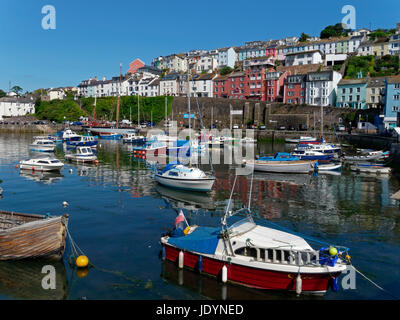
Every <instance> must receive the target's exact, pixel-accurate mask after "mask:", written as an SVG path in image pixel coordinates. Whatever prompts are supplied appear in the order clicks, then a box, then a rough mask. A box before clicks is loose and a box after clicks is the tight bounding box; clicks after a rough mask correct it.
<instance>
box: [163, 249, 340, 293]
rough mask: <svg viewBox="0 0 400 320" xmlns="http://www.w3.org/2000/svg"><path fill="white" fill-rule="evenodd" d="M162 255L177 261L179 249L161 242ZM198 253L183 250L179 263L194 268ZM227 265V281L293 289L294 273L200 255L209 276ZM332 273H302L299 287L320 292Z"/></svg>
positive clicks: (261, 286)
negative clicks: (162, 247) (163, 251)
mask: <svg viewBox="0 0 400 320" xmlns="http://www.w3.org/2000/svg"><path fill="white" fill-rule="evenodd" d="M164 248H165V258H166V259H168V260H170V261H173V262H177V261H178V256H179V252H180V249H177V248H175V247H171V246H169V245H164ZM198 261H199V255H197V254H193V253H191V252H187V251H185V252H184V259H183V263H184V266H185V267H188V268H191V269H198ZM224 265H225V266H226V267H227V269H228V281H231V282H235V283H239V284H242V285H245V286H248V287H252V288H257V289H268V290H289V291H296V277H297V273H286V272H277V271H269V270H264V269H258V268H251V267H246V266H241V265H236V264H229V263H224V262H222V261H219V260H217V259H212V258H208V257H205V256H202V270H201V271H202V272H204V273H207V274H210V275H212V276H216V277H220V276H221V270H222V267H223V266H224ZM339 274H340V273H336V274H332V275H331V274H302V276H301V278H302V291H303V292H304V291H308V292H324V291H326V290H328V288H329V286H330V284H331V278H332V277H334V278H336V277H338V276H339Z"/></svg>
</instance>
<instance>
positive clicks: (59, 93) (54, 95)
mask: <svg viewBox="0 0 400 320" xmlns="http://www.w3.org/2000/svg"><path fill="white" fill-rule="evenodd" d="M47 94H48V95H49V97H50V101H51V100H55V99H59V100H62V99H64V98H65V96H66V94H65V92H64V90H62V89H50V90H49V91H47Z"/></svg>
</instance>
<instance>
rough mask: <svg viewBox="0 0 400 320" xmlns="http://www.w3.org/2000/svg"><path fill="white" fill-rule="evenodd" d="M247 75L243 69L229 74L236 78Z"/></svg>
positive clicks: (230, 76)
mask: <svg viewBox="0 0 400 320" xmlns="http://www.w3.org/2000/svg"><path fill="white" fill-rule="evenodd" d="M244 76H246V73H245V72H243V71H239V72H232V73H230V74H228V77H229V78H234V77H244Z"/></svg>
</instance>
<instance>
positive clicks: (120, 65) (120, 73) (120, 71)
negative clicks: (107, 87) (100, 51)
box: [117, 62, 122, 128]
mask: <svg viewBox="0 0 400 320" xmlns="http://www.w3.org/2000/svg"><path fill="white" fill-rule="evenodd" d="M121 77H122V62H120V64H119V88H118V101H117V128H118V125H119V99H120V95H121Z"/></svg>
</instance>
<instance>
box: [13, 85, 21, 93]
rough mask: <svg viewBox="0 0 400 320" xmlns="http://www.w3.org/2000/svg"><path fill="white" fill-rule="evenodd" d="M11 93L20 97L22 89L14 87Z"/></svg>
mask: <svg viewBox="0 0 400 320" xmlns="http://www.w3.org/2000/svg"><path fill="white" fill-rule="evenodd" d="M11 91H12V92H14V93H16V94H17V95H19V93H20V92H21V91H22V88H21V87H20V86H14V87H12V88H11Z"/></svg>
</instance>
